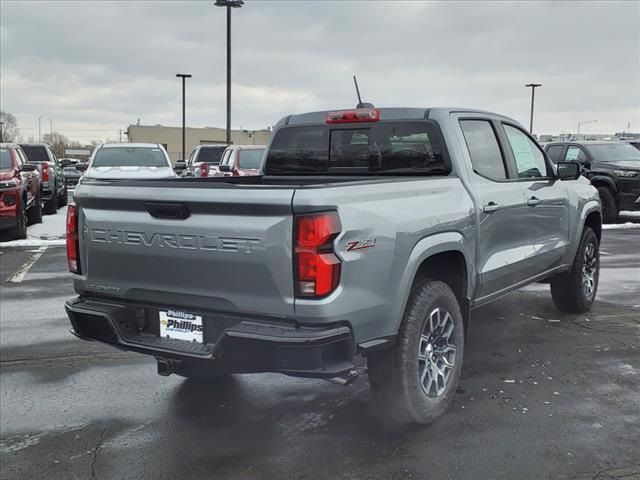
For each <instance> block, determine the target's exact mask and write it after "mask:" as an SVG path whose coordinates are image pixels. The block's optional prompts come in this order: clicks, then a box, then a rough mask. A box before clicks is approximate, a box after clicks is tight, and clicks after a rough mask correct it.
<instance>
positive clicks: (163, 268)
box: [66, 108, 601, 423]
mask: <svg viewBox="0 0 640 480" xmlns="http://www.w3.org/2000/svg"><path fill="white" fill-rule="evenodd" d="M263 169H264V171H263V172H262V173H263V174H262V175H261V176H257V177H219V178H180V179H173V180H144V181H142V180H138V181H133V180H118V181H109V180H97V179H95V180H94V179H87V180H86V181H83V182H82V183H81V184H80V185H79V187H78V189H77V190H76V192H75V202H76V204H75V205H73V206H70V207H69V213H68V219H67V256H68V262H69V268H70V270H71V271H72V272H73V282H74V287H75V290H76V292H77V293H78V295H79V296H78V297H77V298H74V299H72V300H69V301H68V302H67V304H66V309H67V312H68V315H69V318H70V320H71V324H72V327H73V330H72V331H73V333H74V334H75V335H77V336H78V337H80V338H82V339H88V340H98V341H101V342H105V343H108V344H111V345H113V346H115V347H119V348H122V349H125V350H131V351H135V352H139V353H143V354H148V355H152V356H154V357H155V358H156V359H157V361H158V373H160V374H162V375H168V374H171V373H176V374H178V375H182V376H185V377H215V376H218V375H225V374H229V373H242V372H280V373H283V374H287V375H292V376H300V377H316V378H325V379H334V380H336V381H338V382H343V383H347V382H349V381H350V380H351V379H353V378H355V376H357V375H358V374H359V373H363V371H364V368H363V367H359V368H356V367H355V365H364V362H360V361H358V362H354V360H355V359H356V356H363V357H365V358H366V368H367V371H368V375H369V380H370V384H371V388H372V390H373V392H374V394H375V396H376V397H377V398H378V399H379V400H380V401H381V402H383V403H384V404H385V405H386V407H385V408H390V409H391V410H390V411H392V412H393V413H394V414H395V415H396V416H397V417H399V418H402V419H406V420H408V421H413V422H419V423H428V422H430V421H432V420H434V419H435V418H436V417H437V416H438V415H440V414H441V413H442V412H443V411H444V410H445V409H446V407H447V405H448V404H449V402H450V400H451V398H452V396H453V394H454V392H455V388H456V385H457V383H458V380H459V378H460V370H461V366H462V361H463V353H464V344H465V338H466V334H467V332H468V331H469V324H470V317H471V313H472V310H473V309H475V308H476V307H479V306H481V305H484V304H486V303H488V302H490V301H492V300H495V299H497V298H499V297H501V296H503V295H505V294H507V293H509V292H511V291H513V290H515V289H517V288H519V287H522V286H523V285H526V284H529V283H532V282H538V281H545V282H548V283H550V284H551V294H552V297H553V300H554V302H555V304H556V305H557V307H558V308H559V309H560V310H562V311H565V312H575V313H578V312H585V311H587V310H588V309H589V308H590V307H591V304H592V303H593V300H594V297H595V294H596V289H597V286H598V273H599V255H598V245H599V241H600V235H601V213H600V202H599V199H598V194H597V192H596V190H595V188H594V187H592V186H591V185H590V184H589V181H588V180H586V179H585V178H582V177H580V175H579V170H578V164H576V163H571V162H559V163H558V164H557V165H556V166H555V167H554V165H553V163H552V162H551V161H550V160H549V158H548V157H547V156H546V154H545V153H544V152H543V150H542V149H541V148H540V147H539V145H538V144H537V143H536V142H535V141H534V140H533V139H532V138H531V136H530V135H529V134H528V133H527V132H526V131H525V130H524V129H523V128H522V126H521V125H519V124H518V123H517V122H515V121H513V120H511V119H509V118H506V117H503V116H501V115H496V114H492V113H488V112H482V111H475V110H466V109H446V108H432V109H424V108H380V109H376V108H358V109H353V110H341V111H335V112H315V113H307V114H301V115H291V116H288V117H286V118H284V119H282V120H281V121H280V122H279V123H278V124H277V126H276V128H275V129H274V134H273V137H272V139H271V142H270V145H269V146H268V149H267V153H266V161H265V164H264V167H263Z"/></svg>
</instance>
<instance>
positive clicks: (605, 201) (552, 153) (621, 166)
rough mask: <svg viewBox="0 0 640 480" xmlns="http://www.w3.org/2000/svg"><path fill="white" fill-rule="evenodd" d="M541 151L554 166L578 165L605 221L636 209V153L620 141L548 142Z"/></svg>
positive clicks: (639, 178) (639, 200) (639, 168)
mask: <svg viewBox="0 0 640 480" xmlns="http://www.w3.org/2000/svg"><path fill="white" fill-rule="evenodd" d="M544 149H545V150H546V152H547V154H548V155H549V157H551V159H552V160H553V161H554V163H558V162H562V161H564V162H578V163H579V164H580V165H581V166H582V172H583V175H584V176H585V177H587V178H588V179H589V180H591V184H592V185H593V186H594V187H596V188H597V189H598V193H599V194H600V200H601V201H602V217H603V220H604V221H605V222H609V223H611V222H613V221H615V220H616V219H617V218H618V213H619V212H620V210H636V211H637V210H640V150H638V149H637V148H635V147H633V146H631V145H629V144H628V143H624V142H608V141H586V140H585V141H573V142H572V141H568V142H551V143H548V144H547V145H546V146H545V147H544Z"/></svg>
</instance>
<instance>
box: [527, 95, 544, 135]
mask: <svg viewBox="0 0 640 480" xmlns="http://www.w3.org/2000/svg"><path fill="white" fill-rule="evenodd" d="M541 86H542V84H541V83H528V84H526V85H525V87H530V88H531V118H530V120H529V133H530V134H532V135H533V100H534V98H535V96H536V88H537V87H541Z"/></svg>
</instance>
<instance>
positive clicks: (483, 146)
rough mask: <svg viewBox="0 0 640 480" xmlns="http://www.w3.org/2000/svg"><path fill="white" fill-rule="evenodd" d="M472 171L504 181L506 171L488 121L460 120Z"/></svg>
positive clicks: (496, 140) (494, 134) (494, 133)
mask: <svg viewBox="0 0 640 480" xmlns="http://www.w3.org/2000/svg"><path fill="white" fill-rule="evenodd" d="M460 128H462V133H463V135H464V139H465V141H466V143H467V148H468V149H469V156H470V157H471V164H472V165H473V171H474V172H475V173H477V174H478V175H481V176H483V177H486V178H489V179H491V180H506V178H507V170H506V168H505V166H504V159H503V157H502V152H501V151H500V146H499V145H498V139H497V137H496V132H495V131H494V130H493V127H492V126H491V122H490V121H489V120H461V121H460Z"/></svg>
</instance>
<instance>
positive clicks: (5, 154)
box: [0, 148, 13, 168]
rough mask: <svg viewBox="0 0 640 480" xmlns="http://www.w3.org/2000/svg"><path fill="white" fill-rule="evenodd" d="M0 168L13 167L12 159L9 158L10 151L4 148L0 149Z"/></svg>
mask: <svg viewBox="0 0 640 480" xmlns="http://www.w3.org/2000/svg"><path fill="white" fill-rule="evenodd" d="M0 168H13V160H12V159H11V152H9V150H7V149H6V148H3V149H2V150H0Z"/></svg>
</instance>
